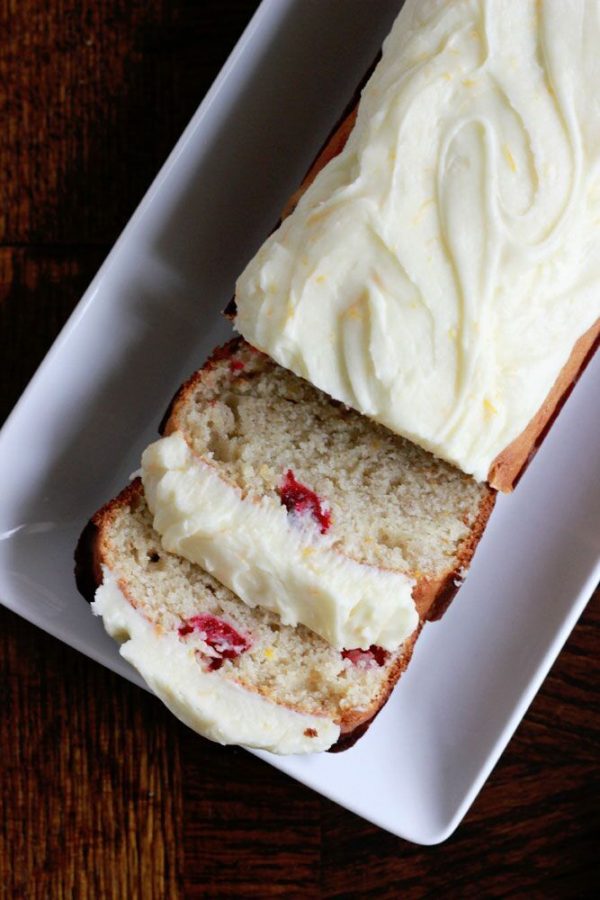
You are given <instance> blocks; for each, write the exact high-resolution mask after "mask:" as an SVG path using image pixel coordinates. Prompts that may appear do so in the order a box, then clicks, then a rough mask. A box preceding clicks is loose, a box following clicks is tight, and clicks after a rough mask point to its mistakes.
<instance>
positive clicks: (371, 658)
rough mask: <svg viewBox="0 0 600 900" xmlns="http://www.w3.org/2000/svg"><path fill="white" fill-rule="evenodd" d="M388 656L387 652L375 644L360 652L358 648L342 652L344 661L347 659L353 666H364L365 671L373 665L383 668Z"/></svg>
mask: <svg viewBox="0 0 600 900" xmlns="http://www.w3.org/2000/svg"><path fill="white" fill-rule="evenodd" d="M389 655H390V654H389V653H388V651H387V650H384V649H383V647H379V646H378V645H377V644H371V646H370V647H369V649H368V650H361V649H360V647H357V648H356V649H355V650H342V656H343V658H344V659H349V660H350V662H351V663H352V665H353V666H364V668H365V669H370V668H372V667H373V666H375V665H377V666H383V665H384V664H385V662H386V660H387V659H388V657H389Z"/></svg>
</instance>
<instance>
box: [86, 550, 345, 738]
mask: <svg viewBox="0 0 600 900" xmlns="http://www.w3.org/2000/svg"><path fill="white" fill-rule="evenodd" d="M102 575H103V583H102V584H101V585H100V587H99V588H98V590H97V591H96V595H95V599H94V602H93V603H92V611H93V612H94V614H95V615H97V616H101V617H102V621H103V624H104V627H105V629H106V631H107V632H108V634H109V635H110V636H111V637H113V638H114V639H115V640H117V641H119V642H121V647H120V653H121V656H122V657H123V658H124V659H126V660H127V662H129V663H131V665H132V666H134V668H136V669H137V670H138V672H139V673H140V675H141V676H142V677H143V679H144V681H145V682H146V684H147V685H148V687H149V688H150V689H151V690H152V691H154V693H155V694H156V695H157V696H158V697H160V699H161V700H162V701H163V703H164V704H165V705H166V706H167V707H168V708H169V709H170V710H171V712H172V713H174V714H175V715H176V716H177V718H178V719H180V720H181V721H182V722H184V723H185V724H186V725H188V726H189V727H190V728H193V729H194V731H197V732H199V733H200V734H202V735H204V737H207V738H209V739H210V740H213V741H217V742H218V743H221V744H243V745H245V746H247V747H256V748H260V749H263V750H270V751H271V752H272V753H280V754H291V753H315V752H317V751H320V750H327V749H328V748H329V747H331V746H332V744H334V743H335V741H336V740H337V738H338V736H339V733H340V728H339V725H337V724H336V723H335V722H333V720H331V719H328V718H325V717H324V716H314V715H309V714H305V713H299V712H295V711H294V710H291V709H287V708H286V707H282V706H277V705H276V704H274V703H272V702H270V701H269V700H267V699H266V698H264V697H261V696H260V695H259V694H256V693H254V692H253V691H250V690H248V689H246V688H244V687H242V686H241V685H238V684H237V683H235V682H234V681H230V680H227V679H225V678H223V677H222V676H219V675H218V674H217V673H216V672H204V671H203V670H202V669H201V668H200V666H199V665H198V663H197V662H196V660H195V657H194V650H193V649H190V648H188V647H186V646H185V645H184V644H182V642H181V641H180V640H179V639H178V636H177V634H176V633H175V632H173V633H170V632H164V631H161V630H160V629H159V628H157V627H155V626H154V625H153V624H152V623H151V622H150V621H148V619H146V618H145V617H144V616H143V615H142V614H141V613H140V612H139V611H137V610H136V609H134V608H133V607H132V605H131V604H130V603H129V601H128V600H127V598H126V597H125V595H124V594H123V592H122V591H121V588H120V587H119V581H118V577H117V576H116V575H115V574H114V573H113V572H112V571H111V570H110V569H108V568H107V567H106V566H103V567H102Z"/></svg>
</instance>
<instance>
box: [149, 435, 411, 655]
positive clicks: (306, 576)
mask: <svg viewBox="0 0 600 900" xmlns="http://www.w3.org/2000/svg"><path fill="white" fill-rule="evenodd" d="M142 481H143V484H144V491H145V494H146V500H147V503H148V506H149V508H150V511H151V512H152V514H153V516H154V528H155V530H156V531H157V532H158V533H159V535H160V536H161V540H162V544H163V546H164V548H165V550H168V551H169V552H171V553H176V554H178V555H179V556H183V557H185V558H186V559H188V560H190V561H191V562H194V563H198V564H199V565H200V566H202V568H203V569H205V571H207V572H209V573H210V574H211V575H213V576H214V577H215V578H217V579H218V580H219V581H220V582H221V583H222V584H224V585H226V586H227V587H228V588H230V590H232V591H233V592H234V593H235V594H237V596H238V597H239V598H240V599H241V600H243V601H244V603H246V604H247V605H248V606H251V607H254V606H262V607H264V608H266V609H269V610H272V611H273V612H276V613H278V614H279V616H280V617H281V621H282V623H283V624H284V625H291V626H295V625H297V624H298V622H301V623H302V624H304V625H306V626H307V627H308V628H310V629H312V630H313V631H315V632H316V633H317V634H320V635H321V637H323V638H324V639H325V640H326V641H328V643H329V644H331V645H332V646H334V647H336V648H338V649H342V648H348V649H352V648H356V647H362V648H364V649H366V648H368V647H370V646H371V645H372V644H377V645H379V646H381V647H384V648H385V649H386V650H396V649H397V648H398V647H399V646H400V645H401V644H402V643H403V642H404V641H405V640H406V638H408V637H409V636H410V635H411V634H412V633H413V631H414V630H415V628H416V627H417V625H418V614H417V611H416V607H415V604H414V601H413V599H412V588H413V587H414V584H415V581H414V579H413V578H410V577H409V576H408V575H406V574H404V573H403V572H392V571H388V570H383V569H380V568H377V567H376V566H370V565H363V564H361V563H359V562H356V561H355V560H352V559H349V558H348V557H346V556H344V555H342V554H341V553H339V552H338V551H336V550H335V548H334V547H333V538H332V537H330V536H329V535H321V534H320V533H319V531H318V529H317V528H313V527H309V526H303V525H299V524H297V523H293V522H290V518H289V516H288V514H287V511H286V509H285V507H284V506H282V505H281V503H279V502H278V501H277V500H275V499H273V498H270V497H263V498H261V499H260V500H254V499H252V498H243V497H242V494H241V491H240V490H239V488H237V487H236V486H235V485H232V484H229V483H227V482H226V481H225V480H224V479H223V478H221V477H220V475H219V474H218V472H217V471H216V470H215V469H214V467H213V466H211V465H210V464H209V463H207V462H205V461H204V460H202V459H199V458H198V457H197V456H195V455H194V454H193V452H192V450H191V449H190V448H189V446H188V444H187V443H186V441H185V438H184V436H183V435H182V433H181V432H178V431H176V432H174V433H173V434H171V435H169V436H168V437H165V438H162V439H161V440H159V441H156V442H155V443H154V444H151V445H150V447H148V448H147V450H146V451H145V452H144V454H143V456H142Z"/></svg>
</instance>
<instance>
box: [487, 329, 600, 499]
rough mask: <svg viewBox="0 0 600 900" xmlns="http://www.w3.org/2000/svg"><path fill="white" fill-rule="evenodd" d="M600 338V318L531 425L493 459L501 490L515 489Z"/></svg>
mask: <svg viewBox="0 0 600 900" xmlns="http://www.w3.org/2000/svg"><path fill="white" fill-rule="evenodd" d="M599 341H600V319H598V321H597V322H596V323H595V324H594V325H592V327H591V328H590V329H588V331H586V332H585V334H583V335H582V336H581V337H580V338H579V340H578V341H577V343H576V344H575V346H574V347H573V350H572V351H571V355H570V357H569V359H568V360H567V362H566V363H565V365H564V366H563V368H562V369H561V371H560V374H559V376H558V378H557V379H556V381H555V382H554V385H553V386H552V388H551V389H550V392H549V393H548V396H547V397H546V399H545V400H544V402H543V403H542V405H541V406H540V408H539V410H538V411H537V413H536V414H535V416H534V417H533V419H532V420H531V421H530V423H529V425H528V426H527V428H525V430H524V431H522V432H521V434H520V435H519V436H518V437H517V438H515V440H514V441H513V442H512V443H511V444H509V445H508V447H506V448H505V449H504V450H503V451H502V453H500V454H499V455H498V456H497V457H496V459H495V460H494V461H493V463H492V465H491V467H490V471H489V473H488V481H489V483H490V484H491V485H493V486H494V487H495V488H496V489H497V490H499V491H512V490H513V489H514V487H515V486H516V484H517V482H518V481H519V478H520V477H521V475H522V474H523V472H524V471H525V469H526V468H527V466H528V465H529V463H530V462H531V460H532V459H533V457H534V456H535V454H536V452H537V450H538V449H539V447H540V445H541V443H542V441H543V440H544V438H545V437H546V435H547V433H548V431H549V430H550V428H551V426H552V423H553V422H554V420H555V418H556V417H557V415H558V414H559V412H560V411H561V409H562V407H563V404H564V403H565V401H566V400H567V398H568V396H569V394H570V393H571V391H572V390H573V388H574V387H575V384H576V382H577V380H578V379H579V377H580V376H581V374H582V372H583V370H584V369H585V367H586V366H587V364H588V363H589V361H590V360H591V358H592V356H593V355H594V353H595V352H596V350H597V348H598V343H599Z"/></svg>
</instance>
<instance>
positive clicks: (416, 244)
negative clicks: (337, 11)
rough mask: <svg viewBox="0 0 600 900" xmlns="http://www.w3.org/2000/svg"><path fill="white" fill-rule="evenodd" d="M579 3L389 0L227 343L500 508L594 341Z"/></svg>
mask: <svg viewBox="0 0 600 900" xmlns="http://www.w3.org/2000/svg"><path fill="white" fill-rule="evenodd" d="M599 45H600V17H599V16H598V15H597V7H596V6H595V5H594V4H586V3H580V4H561V3H554V2H548V0H546V2H540V3H534V2H533V0H532V2H523V0H508V2H506V3H503V4H487V3H485V2H483V0H479V2H476V0H455V2H452V3H448V2H445V0H429V2H427V3H423V2H421V0H406V2H405V4H404V6H403V8H402V10H401V12H400V15H399V16H398V18H397V20H396V23H395V25H394V28H393V30H392V32H391V34H390V36H389V37H388V38H387V40H386V42H385V44H384V47H383V54H382V58H381V61H380V62H379V64H378V66H377V67H376V69H375V71H374V74H373V75H372V76H371V78H370V79H369V81H368V83H367V85H366V87H365V89H364V91H363V94H362V98H361V100H360V103H359V104H358V108H357V109H356V108H355V109H354V110H353V112H352V113H351V114H350V115H349V116H348V117H347V119H346V120H345V121H344V122H343V124H342V126H341V127H340V128H339V129H338V130H337V132H336V133H335V134H334V135H333V137H332V139H331V141H330V142H329V144H328V145H327V146H326V148H325V149H324V151H323V153H322V154H321V155H320V157H319V158H318V160H317V162H316V163H315V165H314V166H313V167H312V169H311V171H310V173H309V176H308V177H307V179H306V180H305V183H304V184H303V186H302V188H301V190H300V191H299V192H298V194H297V195H295V196H294V198H292V201H291V202H290V204H289V205H288V208H287V209H286V217H285V218H284V221H283V222H282V224H281V225H280V227H279V228H278V229H277V230H276V231H275V233H274V234H272V235H271V237H270V238H268V240H267V241H266V242H265V244H264V245H263V247H262V248H261V249H260V250H259V252H258V253H257V255H256V256H255V257H254V258H253V259H252V260H251V261H250V263H249V264H248V266H247V267H246V269H245V271H244V272H243V273H242V275H241V277H240V278H239V280H238V283H237V288H236V300H235V304H236V308H237V314H236V318H235V324H236V327H237V329H238V330H239V331H240V332H241V333H242V335H243V336H244V337H246V338H247V340H248V341H249V342H250V343H251V344H253V345H254V346H256V347H258V348H260V349H262V350H263V351H265V352H266V353H268V354H269V355H270V356H271V357H272V358H273V359H274V360H276V361H277V362H278V363H279V364H280V365H282V366H285V367H287V368H289V369H290V370H292V371H293V372H295V373H296V374H298V375H300V376H302V377H303V378H305V379H307V380H308V381H310V382H311V383H312V384H314V385H316V386H317V387H319V388H320V389H321V390H323V391H325V392H326V393H328V394H329V395H330V396H332V397H333V398H335V399H337V400H340V401H343V402H344V403H345V404H347V405H348V406H351V407H353V408H354V409H356V410H358V411H359V412H362V413H364V414H365V415H367V416H369V417H371V418H372V419H374V420H376V421H378V422H381V423H383V424H385V425H386V426H388V427H389V428H390V429H391V430H393V431H394V432H397V433H399V434H401V435H404V436H405V437H407V438H409V439H410V440H412V441H414V442H415V443H417V444H419V445H420V446H422V447H424V448H426V449H428V450H430V451H431V452H433V453H435V454H436V455H438V456H439V457H440V458H443V459H446V460H448V461H450V462H452V463H453V464H455V465H456V466H458V467H459V468H461V469H462V470H463V471H464V472H466V473H468V474H473V475H474V476H475V477H476V478H477V479H478V480H488V481H489V483H490V484H491V485H493V486H495V487H496V488H498V489H500V490H511V489H512V488H513V487H514V485H515V483H516V481H517V479H518V478H519V476H520V474H521V472H522V471H523V469H524V467H525V466H526V464H527V462H528V460H529V459H530V457H531V456H532V454H533V452H534V451H535V449H536V447H537V446H538V445H539V443H540V441H541V439H542V438H543V436H544V434H545V433H546V431H547V428H548V426H549V424H550V423H551V422H552V419H553V417H554V416H555V415H556V413H557V411H558V410H559V408H560V406H561V404H562V402H563V401H564V399H565V397H566V396H567V394H568V392H569V390H570V388H571V387H572V385H573V383H574V381H575V380H576V378H577V377H578V375H579V374H580V372H581V371H582V369H583V367H584V366H585V364H586V362H587V360H588V359H589V358H590V356H591V354H592V353H593V351H594V349H595V347H596V346H597V344H598V336H599V334H600V319H599V316H600V268H599V267H598V260H599V259H600V182H599V180H598V165H597V163H598V159H599V158H600V106H599V105H598V103H597V98H596V93H597V90H596V88H597V84H598V46H599Z"/></svg>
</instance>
